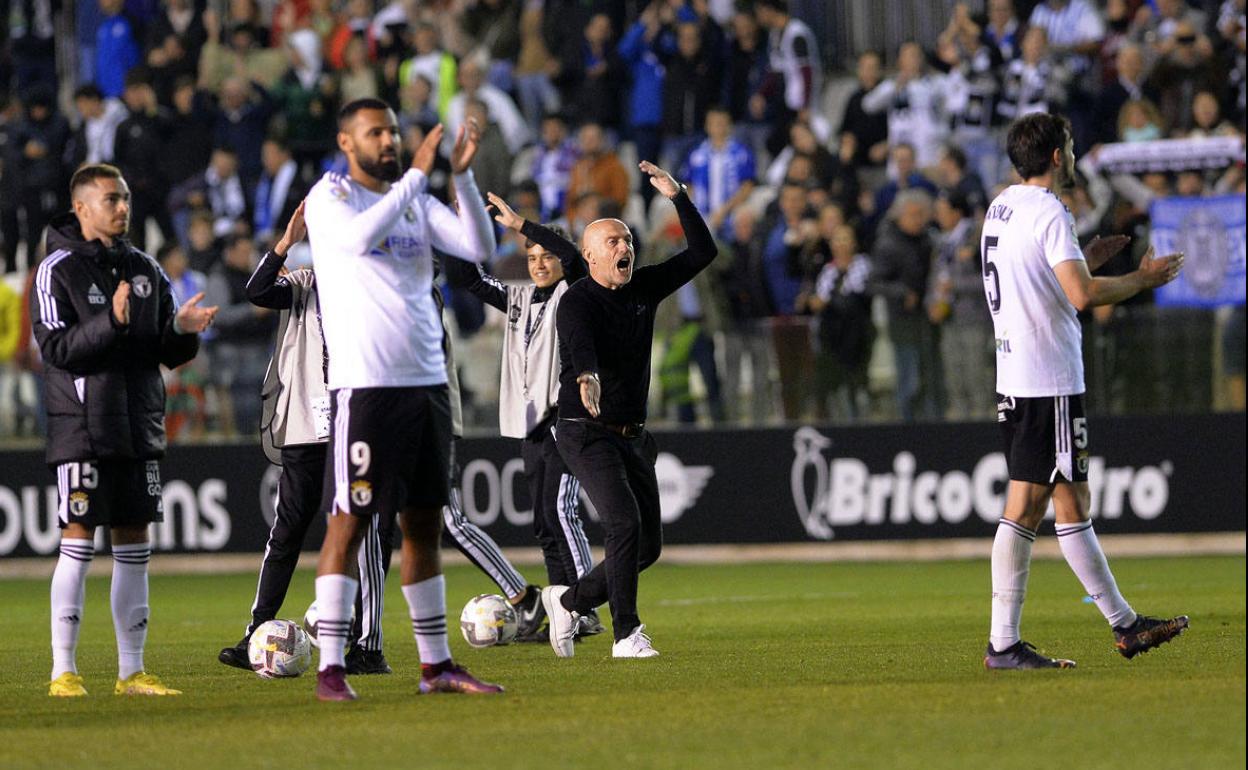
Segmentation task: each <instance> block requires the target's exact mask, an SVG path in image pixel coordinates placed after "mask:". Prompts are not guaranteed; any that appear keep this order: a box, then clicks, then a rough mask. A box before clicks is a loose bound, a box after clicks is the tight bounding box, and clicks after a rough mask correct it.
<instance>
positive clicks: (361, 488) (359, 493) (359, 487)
mask: <svg viewBox="0 0 1248 770" xmlns="http://www.w3.org/2000/svg"><path fill="white" fill-rule="evenodd" d="M372 501H373V485H372V484H369V483H368V482H367V481H353V482H351V502H352V504H354V505H356V506H358V507H361V508H362V507H364V506H366V505H368V504H369V503H371V502H372Z"/></svg>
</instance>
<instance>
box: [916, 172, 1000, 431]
mask: <svg viewBox="0 0 1248 770" xmlns="http://www.w3.org/2000/svg"><path fill="white" fill-rule="evenodd" d="M979 216H981V215H979V214H977V213H976V211H975V209H974V207H973V206H972V204H971V202H970V201H969V200H968V199H967V198H966V197H965V196H963V195H960V194H958V193H957V192H951V191H946V192H943V193H941V195H940V197H939V198H937V199H936V224H937V226H938V227H939V228H940V235H939V236H938V239H937V247H936V264H935V268H934V270H933V271H932V281H931V288H930V290H929V292H928V296H927V312H928V318H929V319H930V320H931V322H932V324H933V326H938V327H940V334H939V339H940V361H941V364H942V365H943V370H944V383H945V390H946V393H947V394H948V399H949V403H948V409H947V410H946V412H945V416H946V417H947V418H949V419H951V420H967V419H970V418H972V417H982V416H986V415H987V414H988V413H989V412H990V410H991V408H992V404H993V399H992V394H993V368H992V367H993V357H992V356H993V346H992V334H993V332H992V317H991V316H990V315H989V314H988V312H987V308H986V307H985V305H984V276H983V271H982V269H981V267H980V259H979V228H978V227H977V225H976V222H977V221H978V217H979Z"/></svg>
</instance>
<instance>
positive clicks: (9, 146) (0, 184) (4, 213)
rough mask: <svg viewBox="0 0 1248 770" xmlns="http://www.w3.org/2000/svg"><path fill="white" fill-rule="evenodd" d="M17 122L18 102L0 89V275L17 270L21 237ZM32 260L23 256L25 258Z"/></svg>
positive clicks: (20, 158)
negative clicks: (1, 254) (0, 254)
mask: <svg viewBox="0 0 1248 770" xmlns="http://www.w3.org/2000/svg"><path fill="white" fill-rule="evenodd" d="M21 125H22V105H21V102H19V101H18V100H17V99H14V98H12V97H11V96H10V95H9V94H8V93H7V92H5V91H4V90H2V89H0V242H2V243H0V247H2V248H3V255H4V259H3V262H0V275H4V274H5V273H10V272H13V271H15V270H17V244H18V243H20V242H21V240H22V231H21V222H20V221H19V219H18V214H19V212H20V211H21V197H22V185H21V178H22V175H21V170H20V169H21V165H22V150H21V139H20V136H21V135H20V133H19V129H20V128H21ZM32 261H33V260H31V259H30V258H29V257H27V262H32Z"/></svg>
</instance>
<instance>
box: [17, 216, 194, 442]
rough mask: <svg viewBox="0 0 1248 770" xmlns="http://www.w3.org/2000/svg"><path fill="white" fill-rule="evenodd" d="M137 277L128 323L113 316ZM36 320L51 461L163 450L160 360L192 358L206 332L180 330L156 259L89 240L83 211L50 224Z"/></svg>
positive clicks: (33, 312) (33, 302) (33, 308)
mask: <svg viewBox="0 0 1248 770" xmlns="http://www.w3.org/2000/svg"><path fill="white" fill-rule="evenodd" d="M123 279H124V280H126V281H129V282H130V323H129V324H127V325H126V326H121V325H119V324H118V323H117V322H116V321H115V320H114V318H113V292H114V291H116V290H117V284H118V282H120V281H121V280H123ZM33 289H34V290H33V291H32V292H31V298H30V317H31V323H32V325H33V326H34V333H35V338H36V339H37V340H38V341H39V351H40V353H41V354H42V355H43V361H44V364H45V374H44V402H45V404H44V405H45V407H46V409H47V410H48V453H47V460H48V464H50V465H56V464H59V463H63V462H70V461H74V460H99V459H110V458H129V459H137V460H148V459H154V458H158V457H160V456H162V455H163V454H164V453H165V386H164V382H163V381H162V380H161V376H160V364H164V365H165V366H168V367H171V368H172V367H175V366H178V365H179V364H183V363H186V362H187V361H189V360H191V359H192V358H194V357H195V354H196V353H197V352H198V351H199V335H197V334H177V333H176V332H174V330H173V317H174V313H175V311H176V306H175V303H174V299H173V293H172V291H171V289H170V286H169V280H168V279H167V278H166V277H165V274H164V271H162V270H161V269H160V268H159V267H158V266H157V264H156V261H155V260H154V259H152V258H151V257H149V256H147V255H146V254H144V253H143V252H141V251H139V250H138V249H136V248H134V247H133V246H131V245H130V244H129V243H127V242H126V241H124V240H118V241H117V242H116V243H115V245H114V246H113V247H112V248H105V247H104V245H103V244H101V243H100V242H99V241H98V240H93V241H90V242H87V241H84V240H83V238H82V230H81V228H80V227H79V224H78V217H77V216H75V215H74V214H72V213H70V214H64V215H61V216H58V217H56V218H55V219H53V220H52V223H51V225H50V226H49V228H48V256H47V257H46V258H45V259H44V260H43V262H41V263H40V264H39V268H38V272H37V273H36V276H35V285H34V287H33Z"/></svg>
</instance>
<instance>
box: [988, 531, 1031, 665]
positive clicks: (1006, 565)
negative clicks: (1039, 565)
mask: <svg viewBox="0 0 1248 770" xmlns="http://www.w3.org/2000/svg"><path fill="white" fill-rule="evenodd" d="M1035 539H1036V533H1035V532H1032V531H1031V530H1030V529H1027V528H1026V527H1024V526H1023V525H1021V524H1016V523H1015V522H1012V521H1008V520H1006V519H1001V523H1000V524H998V525H997V536H996V538H995V539H994V540H993V541H992V626H991V628H990V629H989V631H988V641H989V642H991V643H992V648H993V649H994V650H996V651H997V652H1002V651H1004V650H1005V649H1006V648H1008V647H1012V646H1014V645H1015V644H1018V641H1019V635H1018V623H1019V620H1020V619H1021V618H1022V616H1023V598H1024V597H1025V596H1026V595H1027V574H1028V573H1029V572H1030V571H1031V544H1032V542H1034V541H1035Z"/></svg>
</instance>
